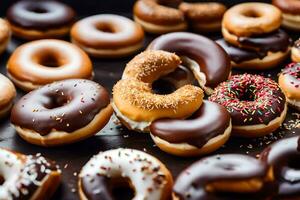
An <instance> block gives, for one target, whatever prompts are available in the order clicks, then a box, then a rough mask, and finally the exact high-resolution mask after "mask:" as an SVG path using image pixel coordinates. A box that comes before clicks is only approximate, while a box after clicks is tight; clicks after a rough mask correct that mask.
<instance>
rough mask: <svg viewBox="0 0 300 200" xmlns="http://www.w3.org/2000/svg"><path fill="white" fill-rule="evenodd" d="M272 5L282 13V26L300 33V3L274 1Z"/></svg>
mask: <svg viewBox="0 0 300 200" xmlns="http://www.w3.org/2000/svg"><path fill="white" fill-rule="evenodd" d="M272 4H273V5H274V6H276V7H277V8H279V9H280V10H281V11H282V18H283V19H282V26H283V27H285V28H288V29H291V30H296V31H298V30H299V29H300V28H299V24H300V14H299V13H300V2H299V1H297V0H272Z"/></svg>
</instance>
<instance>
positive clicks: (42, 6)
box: [6, 0, 75, 40]
mask: <svg viewBox="0 0 300 200" xmlns="http://www.w3.org/2000/svg"><path fill="white" fill-rule="evenodd" d="M6 18H7V20H8V21H9V23H10V25H11V28H12V32H13V34H14V35H15V36H17V37H19V38H22V39H26V40H36V39H46V38H60V37H63V36H65V35H67V34H68V33H69V31H70V27H71V25H72V24H73V22H74V20H75V12H74V10H73V9H72V8H71V7H69V6H68V5H66V4H63V3H61V2H58V1H53V0H44V1H34V0H25V1H18V2H16V3H15V4H13V5H12V6H11V7H10V8H9V9H8V11H7V14H6Z"/></svg>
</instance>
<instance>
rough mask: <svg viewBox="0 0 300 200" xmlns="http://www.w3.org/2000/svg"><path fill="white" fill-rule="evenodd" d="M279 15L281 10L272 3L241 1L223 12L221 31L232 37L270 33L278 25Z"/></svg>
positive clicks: (279, 23)
mask: <svg viewBox="0 0 300 200" xmlns="http://www.w3.org/2000/svg"><path fill="white" fill-rule="evenodd" d="M281 17H282V16H281V11H280V10H279V9H278V8H276V7H275V6H273V5H270V4H267V3H254V2H250V3H241V4H238V5H235V6H233V7H231V8H230V9H228V10H227V12H226V13H225V14H224V17H223V21H222V32H223V35H225V34H224V32H226V33H227V34H228V35H230V36H232V37H234V38H236V37H251V36H256V35H263V34H266V33H271V32H273V31H276V30H277V29H278V28H279V27H280V25H281ZM224 37H225V36H224ZM227 39H229V38H226V40H227Z"/></svg>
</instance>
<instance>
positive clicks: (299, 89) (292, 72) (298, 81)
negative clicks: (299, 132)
mask: <svg viewBox="0 0 300 200" xmlns="http://www.w3.org/2000/svg"><path fill="white" fill-rule="evenodd" d="M278 83H279V86H280V88H281V89H282V91H283V92H284V94H285V96H286V100H287V102H288V103H289V105H290V106H291V107H293V108H295V109H297V110H298V111H300V64H299V63H291V64H289V65H288V66H286V67H285V69H283V70H282V73H281V74H280V76H279V79H278Z"/></svg>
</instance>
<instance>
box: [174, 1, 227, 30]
mask: <svg viewBox="0 0 300 200" xmlns="http://www.w3.org/2000/svg"><path fill="white" fill-rule="evenodd" d="M179 9H180V10H181V11H182V12H183V13H184V16H185V19H186V20H187V21H188V23H189V26H190V27H191V28H192V29H193V30H194V31H196V32H200V33H201V32H215V31H220V30H221V22H222V18H223V15H224V13H225V11H226V9H227V8H226V6H224V5H223V4H221V3H217V2H207V3H185V2H184V3H182V4H180V6H179Z"/></svg>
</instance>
